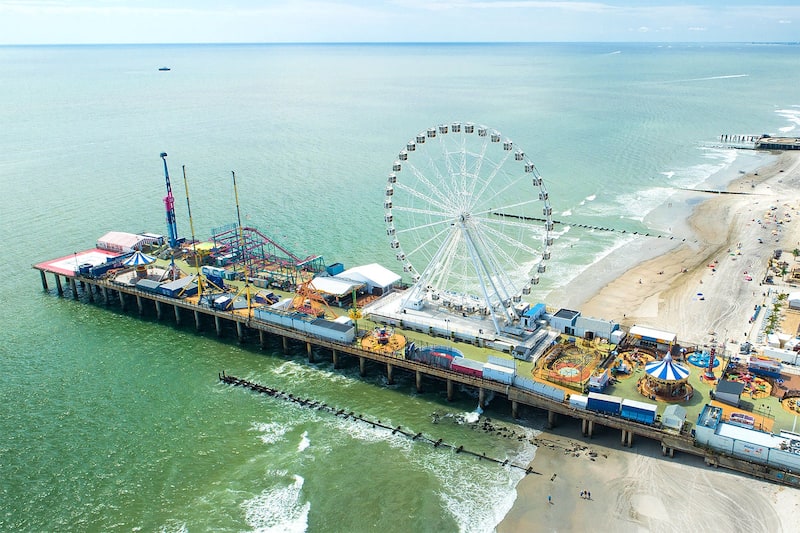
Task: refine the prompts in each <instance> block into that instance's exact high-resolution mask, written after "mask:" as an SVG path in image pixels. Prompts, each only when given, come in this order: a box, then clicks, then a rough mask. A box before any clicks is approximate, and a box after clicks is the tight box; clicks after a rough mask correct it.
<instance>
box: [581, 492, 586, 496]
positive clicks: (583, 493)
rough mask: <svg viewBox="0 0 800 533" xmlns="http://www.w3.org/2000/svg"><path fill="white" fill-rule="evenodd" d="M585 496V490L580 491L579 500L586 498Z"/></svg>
mask: <svg viewBox="0 0 800 533" xmlns="http://www.w3.org/2000/svg"><path fill="white" fill-rule="evenodd" d="M585 495H586V491H585V490H582V491H581V498H585V497H586V496H585Z"/></svg>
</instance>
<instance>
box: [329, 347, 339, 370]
mask: <svg viewBox="0 0 800 533" xmlns="http://www.w3.org/2000/svg"><path fill="white" fill-rule="evenodd" d="M331 359H333V368H334V369H336V368H339V352H337V351H336V350H335V349H334V350H333V354H332V355H331Z"/></svg>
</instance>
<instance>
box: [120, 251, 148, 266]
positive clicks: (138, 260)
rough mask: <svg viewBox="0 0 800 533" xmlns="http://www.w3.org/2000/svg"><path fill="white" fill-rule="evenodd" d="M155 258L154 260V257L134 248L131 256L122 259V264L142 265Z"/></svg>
mask: <svg viewBox="0 0 800 533" xmlns="http://www.w3.org/2000/svg"><path fill="white" fill-rule="evenodd" d="M155 260H156V258H155V257H152V256H149V255H147V254H143V253H142V252H140V251H139V250H136V252H134V254H133V255H132V256H130V257H129V258H127V259H126V260H125V261H123V262H122V264H123V265H125V266H144V265H149V264H150V263H152V262H154V261H155Z"/></svg>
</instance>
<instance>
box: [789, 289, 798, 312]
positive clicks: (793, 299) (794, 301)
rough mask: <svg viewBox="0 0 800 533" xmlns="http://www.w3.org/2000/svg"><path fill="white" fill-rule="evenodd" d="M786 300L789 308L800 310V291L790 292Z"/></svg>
mask: <svg viewBox="0 0 800 533" xmlns="http://www.w3.org/2000/svg"><path fill="white" fill-rule="evenodd" d="M788 302H789V309H798V310H800V292H790V293H789V298H788Z"/></svg>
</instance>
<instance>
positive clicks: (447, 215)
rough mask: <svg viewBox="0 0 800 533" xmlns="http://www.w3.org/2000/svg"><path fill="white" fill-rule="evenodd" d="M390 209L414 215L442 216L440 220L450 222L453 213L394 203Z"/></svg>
mask: <svg viewBox="0 0 800 533" xmlns="http://www.w3.org/2000/svg"><path fill="white" fill-rule="evenodd" d="M392 211H398V212H401V213H413V214H415V215H425V216H430V217H441V218H442V220H441V222H450V221H451V220H452V218H453V215H452V214H450V213H442V212H441V211H432V210H430V209H422V208H419V207H407V206H404V205H395V206H393V207H392ZM434 223H438V222H434Z"/></svg>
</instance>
